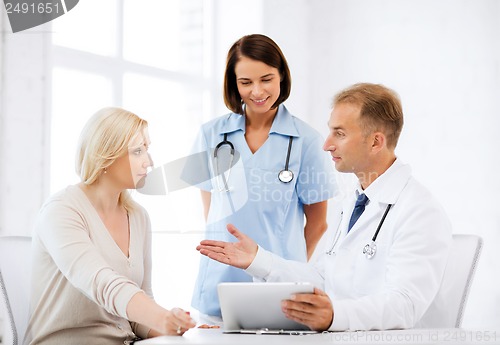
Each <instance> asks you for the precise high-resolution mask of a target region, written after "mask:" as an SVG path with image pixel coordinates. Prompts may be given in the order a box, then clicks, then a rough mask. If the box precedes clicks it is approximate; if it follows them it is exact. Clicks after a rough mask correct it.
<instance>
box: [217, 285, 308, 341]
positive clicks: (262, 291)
mask: <svg viewBox="0 0 500 345" xmlns="http://www.w3.org/2000/svg"><path fill="white" fill-rule="evenodd" d="M217 292H218V295H219V301H220V308H221V313H222V320H223V322H224V332H226V333H270V334H290V333H292V334H293V333H297V334H302V333H304V331H310V330H309V328H308V327H307V326H305V325H303V324H300V323H298V322H295V321H292V320H290V319H287V318H286V317H285V314H283V312H282V311H281V301H283V300H285V299H290V296H291V295H292V294H296V293H313V292H314V286H313V285H312V284H310V283H291V282H290V283H281V282H280V283H220V284H219V285H218V286H217ZM310 332H312V331H310Z"/></svg>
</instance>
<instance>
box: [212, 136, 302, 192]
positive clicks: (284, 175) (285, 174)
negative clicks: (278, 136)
mask: <svg viewBox="0 0 500 345" xmlns="http://www.w3.org/2000/svg"><path fill="white" fill-rule="evenodd" d="M292 143H293V137H292V136H290V140H289V141H288V151H287V154H286V161H285V169H283V170H281V171H280V172H279V173H278V180H280V181H281V182H283V183H289V182H291V181H292V180H293V177H294V175H293V171H291V170H289V169H288V166H289V164H290V154H291V152H292ZM223 145H229V147H230V148H231V152H230V155H231V157H234V145H233V143H232V142H230V141H229V140H227V133H224V140H222V141H221V142H220V143H218V144H217V146H215V149H214V158H215V159H216V160H217V159H218V157H217V154H218V152H219V149H220V148H221V147H222V146H223ZM215 164H216V168H217V170H218V167H217V164H218V162H216V163H215ZM230 164H232V162H231V163H230ZM229 169H231V166H230V167H229ZM217 174H218V171H217ZM225 184H227V182H225ZM226 189H227V186H226Z"/></svg>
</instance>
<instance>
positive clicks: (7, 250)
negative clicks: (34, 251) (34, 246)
mask: <svg viewBox="0 0 500 345" xmlns="http://www.w3.org/2000/svg"><path fill="white" fill-rule="evenodd" d="M30 278H31V237H28V236H0V290H1V291H0V294H1V296H2V299H3V302H4V305H5V307H6V309H7V314H8V319H7V320H5V321H6V324H7V327H6V331H7V333H6V334H3V340H2V345H3V344H13V345H18V344H21V343H22V341H23V337H24V333H25V331H26V327H27V324H28V313H29V300H30V280H31V279H30Z"/></svg>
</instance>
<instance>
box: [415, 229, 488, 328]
mask: <svg viewBox="0 0 500 345" xmlns="http://www.w3.org/2000/svg"><path fill="white" fill-rule="evenodd" d="M482 247H483V240H482V238H481V237H479V236H476V235H453V244H452V246H451V251H450V255H449V257H448V262H447V264H446V268H445V271H444V277H443V280H442V282H441V287H440V288H439V291H438V293H437V295H436V297H435V299H434V301H433V302H432V304H431V306H430V307H429V309H427V311H426V313H425V314H424V316H423V317H422V319H421V320H420V321H419V323H418V324H417V326H416V327H419V328H460V325H461V324H462V319H463V316H464V311H465V305H466V303H467V298H468V296H469V289H470V287H471V284H472V280H473V278H474V273H475V271H476V268H477V265H478V261H479V256H480V254H481V249H482Z"/></svg>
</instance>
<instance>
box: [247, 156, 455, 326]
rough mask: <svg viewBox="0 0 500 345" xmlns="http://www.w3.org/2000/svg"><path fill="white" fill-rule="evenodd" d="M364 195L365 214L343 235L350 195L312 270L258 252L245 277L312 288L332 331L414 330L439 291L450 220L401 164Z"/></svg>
mask: <svg viewBox="0 0 500 345" xmlns="http://www.w3.org/2000/svg"><path fill="white" fill-rule="evenodd" d="M364 192H365V193H366V195H367V196H368V198H369V199H370V202H369V204H368V205H367V206H366V208H365V211H364V213H363V214H362V215H361V217H360V218H359V219H358V221H357V222H356V224H354V226H353V228H352V229H351V230H350V231H349V233H348V234H347V226H348V223H349V219H350V217H351V213H352V210H353V208H354V203H355V195H354V193H353V195H352V196H351V197H350V198H349V199H348V200H345V202H344V203H343V211H342V216H341V215H339V218H341V219H340V222H337V224H334V225H333V227H331V228H330V230H329V232H330V236H329V237H331V240H330V244H329V245H328V244H327V245H326V248H327V250H328V253H327V252H324V254H322V256H321V257H320V258H319V259H318V261H317V263H316V264H315V265H311V264H304V263H299V262H293V261H288V260H284V259H282V258H280V257H278V256H276V255H274V254H271V253H270V252H267V251H265V250H263V249H262V248H260V247H259V250H258V253H257V256H256V258H255V260H254V261H253V262H252V264H251V265H250V266H249V267H248V268H247V270H246V272H247V273H249V274H251V275H252V276H254V277H255V278H256V279H258V280H264V281H309V282H312V283H313V284H315V285H316V286H318V287H319V288H321V289H324V290H325V291H326V293H327V294H328V296H329V297H330V299H331V301H332V304H333V310H334V319H333V323H332V325H331V326H330V330H332V331H343V330H383V329H401V328H412V327H415V326H416V325H417V323H418V321H419V320H420V318H421V317H422V316H423V315H424V313H425V311H426V310H427V308H428V307H429V305H430V304H431V302H432V300H433V299H434V297H435V296H436V293H437V291H438V289H439V286H440V284H441V280H442V277H443V273H444V269H445V265H446V260H447V257H448V252H449V248H450V247H451V241H452V238H451V226H450V223H449V220H448V218H447V216H446V215H445V213H444V211H443V209H442V208H441V206H440V205H439V204H438V203H437V202H436V200H435V199H434V198H433V197H432V195H431V194H430V193H429V192H428V191H427V189H425V188H424V187H423V186H422V185H421V184H419V183H418V182H417V181H416V180H415V179H414V178H413V177H412V176H411V169H410V167H409V166H408V165H404V164H403V163H401V161H400V160H399V159H397V160H396V161H395V162H394V164H393V165H392V166H391V167H390V168H389V169H388V170H387V171H386V172H385V173H384V174H382V175H381V176H379V178H377V179H376V180H375V181H374V182H373V183H372V184H371V185H370V186H369V187H368V188H367V189H366V190H365V191H364ZM388 204H393V205H394V206H393V207H392V208H391V210H390V211H389V213H388V215H387V217H386V219H385V222H384V223H383V225H382V228H381V230H380V232H379V235H378V237H377V240H376V245H377V252H376V254H375V256H374V257H373V258H372V259H367V258H366V257H365V255H364V254H363V253H362V251H363V247H364V246H365V245H366V244H367V243H369V242H370V241H371V239H372V237H373V235H374V233H375V230H376V229H377V226H378V224H379V222H380V220H381V218H382V216H383V213H384V212H385V210H386V207H387V205H388ZM332 230H333V231H332ZM338 231H340V232H338ZM333 244H335V245H333Z"/></svg>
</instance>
